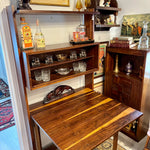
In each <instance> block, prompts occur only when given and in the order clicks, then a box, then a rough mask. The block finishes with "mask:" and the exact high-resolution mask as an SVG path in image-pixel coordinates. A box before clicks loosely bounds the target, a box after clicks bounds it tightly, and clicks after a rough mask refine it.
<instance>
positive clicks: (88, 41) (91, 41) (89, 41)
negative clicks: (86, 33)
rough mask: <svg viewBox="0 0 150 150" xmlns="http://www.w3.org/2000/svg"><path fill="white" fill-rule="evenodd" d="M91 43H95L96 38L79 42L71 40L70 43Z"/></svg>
mask: <svg viewBox="0 0 150 150" xmlns="http://www.w3.org/2000/svg"><path fill="white" fill-rule="evenodd" d="M89 43H94V40H91V39H89V40H87V41H77V42H75V41H73V40H71V41H70V44H72V45H78V44H89Z"/></svg>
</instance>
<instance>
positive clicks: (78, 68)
mask: <svg viewBox="0 0 150 150" xmlns="http://www.w3.org/2000/svg"><path fill="white" fill-rule="evenodd" d="M86 68H87V64H86V62H84V61H79V62H74V63H73V70H74V72H84V71H86Z"/></svg>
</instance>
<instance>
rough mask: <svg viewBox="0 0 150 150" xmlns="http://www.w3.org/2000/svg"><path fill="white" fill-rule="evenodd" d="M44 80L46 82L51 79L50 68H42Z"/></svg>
mask: <svg viewBox="0 0 150 150" xmlns="http://www.w3.org/2000/svg"><path fill="white" fill-rule="evenodd" d="M42 80H43V81H44V82H47V81H50V69H42Z"/></svg>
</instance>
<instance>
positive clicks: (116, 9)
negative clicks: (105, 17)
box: [96, 6, 121, 12]
mask: <svg viewBox="0 0 150 150" xmlns="http://www.w3.org/2000/svg"><path fill="white" fill-rule="evenodd" d="M96 10H99V11H107V12H108V11H113V12H114V11H115V12H116V11H121V8H116V7H101V6H96Z"/></svg>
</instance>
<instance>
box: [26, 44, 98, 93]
mask: <svg viewBox="0 0 150 150" xmlns="http://www.w3.org/2000/svg"><path fill="white" fill-rule="evenodd" d="M98 45H99V43H90V44H82V45H71V44H69V43H63V44H54V45H50V46H47V47H46V48H45V49H43V50H42V49H40V50H34V49H32V50H25V51H23V60H24V68H25V76H26V86H27V87H28V88H29V89H30V90H34V89H37V88H41V87H44V86H48V85H50V84H54V83H57V82H61V81H64V80H68V79H71V78H74V77H77V76H81V75H86V74H89V73H92V72H94V71H96V70H98ZM83 49H84V50H85V51H86V57H80V52H81V50H83ZM72 51H75V52H76V54H77V59H70V54H71V52H72ZM57 54H66V55H67V58H66V60H63V61H58V59H57V57H56V55H57ZM48 55H50V56H52V57H53V61H54V62H53V63H51V64H45V58H46V56H48ZM35 57H37V58H39V60H40V65H39V66H34V67H33V66H32V59H33V58H35ZM96 60H97V61H96ZM81 61H82V62H85V63H86V65H87V69H86V71H85V72H74V71H73V63H74V62H81ZM58 68H69V69H72V71H71V72H70V73H69V74H67V75H59V74H58V73H57V72H56V71H55V70H56V69H58ZM42 69H50V72H51V75H50V81H47V82H43V81H36V80H35V75H34V73H35V71H36V70H42Z"/></svg>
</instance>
